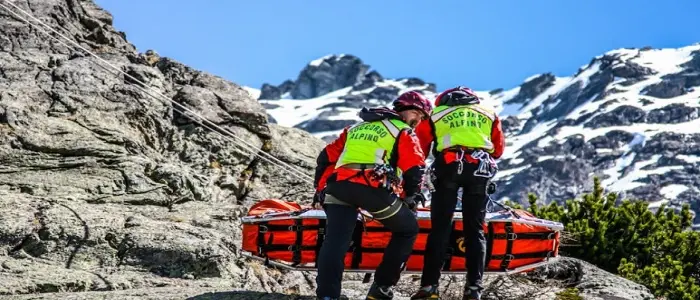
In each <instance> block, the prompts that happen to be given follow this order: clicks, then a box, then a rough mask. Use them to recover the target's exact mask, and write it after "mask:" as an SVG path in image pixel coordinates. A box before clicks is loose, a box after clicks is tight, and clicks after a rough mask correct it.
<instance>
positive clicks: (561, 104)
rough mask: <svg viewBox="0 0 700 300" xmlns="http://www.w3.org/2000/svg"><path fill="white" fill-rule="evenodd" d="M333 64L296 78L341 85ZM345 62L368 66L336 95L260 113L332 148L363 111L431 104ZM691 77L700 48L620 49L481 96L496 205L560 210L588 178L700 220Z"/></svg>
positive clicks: (285, 99) (699, 70) (279, 103)
mask: <svg viewBox="0 0 700 300" xmlns="http://www.w3.org/2000/svg"><path fill="white" fill-rule="evenodd" d="M340 56H341V55H337V54H329V55H326V56H324V57H321V58H318V59H316V60H314V61H312V62H310V63H308V64H307V65H306V66H305V67H304V68H303V69H302V71H300V73H299V76H298V77H297V78H304V77H305V76H306V77H309V74H314V72H319V73H320V74H318V76H317V77H319V78H323V80H326V81H332V80H334V78H336V77H342V76H341V75H343V74H344V72H346V71H345V70H343V69H342V66H338V65H336V64H335V60H337V58H338V57H340ZM343 57H350V58H352V59H353V60H354V61H355V63H356V64H358V65H363V66H367V67H364V68H363V69H353V70H352V71H348V72H346V73H351V74H352V75H353V76H355V77H354V78H363V79H362V80H359V79H358V80H356V81H354V82H352V83H350V84H349V85H346V86H343V85H342V84H336V86H337V88H336V89H334V90H331V91H329V92H328V93H326V94H314V95H313V96H314V97H313V98H310V99H309V98H299V97H295V96H299V95H298V94H297V95H292V94H291V93H286V94H284V93H267V94H265V93H261V94H260V97H258V101H259V102H261V103H262V104H263V105H264V106H265V108H266V110H267V112H268V115H269V116H270V117H271V118H272V119H274V120H278V119H279V120H280V122H279V124H280V125H283V126H288V127H295V128H300V129H303V130H306V131H308V132H310V133H312V134H314V135H315V136H317V137H321V138H323V139H324V140H325V141H330V140H332V139H333V138H335V137H337V134H338V133H339V132H340V131H341V130H342V128H343V127H345V126H347V125H350V124H353V123H355V122H358V121H360V119H359V117H357V115H356V113H357V111H358V109H359V108H360V107H362V106H378V105H388V104H389V102H390V101H391V99H393V97H395V96H397V95H398V94H400V93H402V92H405V91H408V90H418V91H420V92H421V93H423V94H424V95H426V96H427V97H429V98H431V99H432V98H433V97H435V95H436V94H437V92H438V91H436V90H435V84H433V83H426V81H424V80H422V79H420V78H417V77H407V78H410V80H411V81H413V82H416V83H422V84H423V85H421V86H413V85H406V84H404V83H405V81H401V80H400V79H390V78H383V77H381V75H379V72H377V71H376V70H374V71H373V73H372V76H371V79H367V78H368V77H370V76H369V72H365V73H362V72H361V71H362V70H369V69H370V66H369V65H368V64H366V63H365V62H363V61H362V60H361V59H360V58H359V57H356V56H353V55H350V54H343ZM324 66H325V69H323V70H320V71H319V69H322V68H323V67H324ZM328 70H332V71H331V72H328ZM358 72H359V73H358ZM328 74H330V75H335V76H328ZM338 74H340V75H338ZM699 74H700V43H694V44H691V45H687V46H683V47H679V48H661V49H655V48H652V47H644V48H618V49H613V50H610V51H607V52H605V53H602V54H599V55H596V56H593V57H592V58H591V60H590V61H589V62H588V63H587V64H584V65H582V66H581V67H579V68H578V69H577V70H576V71H575V72H573V74H571V75H570V76H563V77H562V76H555V75H554V74H552V73H551V72H545V73H541V74H534V75H532V76H530V77H528V78H526V79H525V80H523V82H522V83H521V84H520V85H519V86H516V87H512V88H509V89H502V88H499V89H494V90H490V91H477V93H478V94H479V96H480V97H482V99H483V103H484V104H486V105H490V106H493V107H494V109H495V110H496V111H497V112H499V115H500V117H501V119H502V120H503V129H504V131H505V132H506V139H507V146H506V152H505V154H504V156H503V157H502V158H501V160H500V168H501V170H500V172H499V174H497V177H496V182H497V183H498V184H499V187H500V188H499V192H498V193H497V194H496V195H495V196H496V197H497V198H498V199H499V200H511V201H518V202H521V203H523V202H525V200H526V199H527V197H526V196H527V193H529V192H533V193H535V194H538V195H540V196H541V198H540V199H541V201H542V203H548V202H549V201H550V200H553V201H559V202H561V201H564V200H566V199H571V198H573V197H575V196H576V195H577V194H578V193H579V192H581V191H589V190H590V188H591V187H592V185H591V182H592V180H590V177H592V176H599V177H601V178H603V183H604V185H605V186H606V187H607V188H608V189H610V190H611V191H614V192H618V193H619V194H620V195H621V196H622V197H627V196H629V197H633V198H639V199H644V200H647V201H650V202H651V207H652V209H655V208H658V207H659V206H660V205H661V204H667V205H671V206H674V207H680V205H681V204H682V203H690V204H691V206H692V208H693V210H694V213H695V214H696V215H697V213H700V180H697V179H695V178H694V175H695V174H696V172H695V171H693V170H694V168H697V167H698V166H699V165H698V164H699V163H700V150H693V149H698V148H700V144H698V141H700V130H697V128H700V127H699V126H697V125H700V123H699V122H700V116H699V115H700V100H699V99H700V91H698V86H700V75H699ZM363 76H364V77H363ZM404 80H405V79H404ZM346 83H347V81H346ZM296 84H297V83H296V82H295V81H293V80H286V81H284V82H283V83H282V84H280V85H279V86H277V87H275V86H273V85H270V84H264V85H263V86H264V87H267V88H268V89H274V88H278V89H283V88H289V87H293V86H295V85H296ZM303 84H307V85H308V84H313V83H309V82H305V83H303ZM323 85H324V86H332V84H330V83H328V82H324V83H323ZM387 86H388V87H392V88H389V89H387V88H386V87H387ZM464 86H469V84H468V82H465V83H464ZM359 88H362V91H361V92H358V89H359ZM251 90H255V89H252V88H251ZM278 95H279V96H280V97H277V96H278ZM378 95H381V96H378ZM267 98H270V99H267ZM317 111H318V112H317ZM681 141H682V142H681ZM679 143H680V144H679ZM683 143H685V144H683ZM654 167H655V169H653V170H651V168H654ZM663 174H668V175H667V176H669V178H668V179H664V178H663V176H662V175H663ZM523 204H525V203H523ZM695 220H696V221H695V222H696V223H700V220H699V219H698V218H696V219H695ZM697 225H700V224H697ZM697 225H696V226H697Z"/></svg>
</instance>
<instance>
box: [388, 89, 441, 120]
mask: <svg viewBox="0 0 700 300" xmlns="http://www.w3.org/2000/svg"><path fill="white" fill-rule="evenodd" d="M392 105H393V106H394V110H395V111H397V112H399V111H402V110H406V109H412V108H416V109H419V110H420V111H422V112H423V113H424V114H425V115H426V117H430V114H431V113H432V112H433V106H432V105H431V104H430V101H429V100H428V99H427V98H425V96H423V95H422V94H421V93H419V92H416V91H408V92H405V93H403V94H401V95H399V96H398V97H397V98H396V99H395V100H394V102H393V103H392Z"/></svg>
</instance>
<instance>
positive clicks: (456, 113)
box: [430, 104, 496, 153]
mask: <svg viewBox="0 0 700 300" xmlns="http://www.w3.org/2000/svg"><path fill="white" fill-rule="evenodd" d="M430 119H431V120H432V121H433V123H434V124H435V136H436V141H435V142H436V146H435V148H436V150H437V151H442V150H444V149H446V148H450V147H453V146H463V147H468V148H479V149H484V150H486V151H487V152H489V153H491V152H493V150H494V149H493V143H492V142H491V127H492V126H493V122H494V121H495V120H496V113H494V112H493V111H491V110H489V109H487V108H485V107H483V106H480V105H475V104H472V105H460V106H438V107H436V108H435V110H433V115H432V116H431V117H430Z"/></svg>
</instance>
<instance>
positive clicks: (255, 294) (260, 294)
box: [187, 291, 316, 300]
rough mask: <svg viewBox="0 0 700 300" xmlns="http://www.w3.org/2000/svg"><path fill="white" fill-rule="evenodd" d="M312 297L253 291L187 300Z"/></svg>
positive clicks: (308, 299)
mask: <svg viewBox="0 0 700 300" xmlns="http://www.w3.org/2000/svg"><path fill="white" fill-rule="evenodd" d="M314 299H316V298H315V297H312V296H299V295H286V294H280V293H265V292H252V291H234V292H212V293H204V294H201V295H197V296H194V297H190V298H187V300H314Z"/></svg>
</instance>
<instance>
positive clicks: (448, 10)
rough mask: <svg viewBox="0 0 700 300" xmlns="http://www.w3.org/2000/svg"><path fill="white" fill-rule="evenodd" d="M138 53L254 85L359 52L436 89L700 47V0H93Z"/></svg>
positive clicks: (489, 85)
mask: <svg viewBox="0 0 700 300" xmlns="http://www.w3.org/2000/svg"><path fill="white" fill-rule="evenodd" d="M96 2H97V3H98V4H99V5H100V6H102V7H104V8H106V9H107V10H109V11H110V12H111V13H112V14H113V15H114V18H115V22H114V23H115V27H116V28H117V29H118V30H121V31H125V32H126V34H127V39H129V41H131V42H132V43H133V44H134V45H135V46H136V47H137V48H138V49H139V51H145V50H147V49H154V50H156V51H157V52H158V53H160V54H161V55H163V56H169V57H172V58H174V59H177V60H179V61H181V62H183V63H186V64H188V65H190V66H192V67H194V68H197V69H201V70H205V71H208V72H211V73H213V74H216V75H220V76H222V77H224V78H226V79H229V80H231V81H234V82H236V83H238V84H242V85H247V86H251V87H254V88H259V87H260V85H261V84H262V83H263V82H268V83H273V84H279V83H281V82H282V81H283V80H285V79H296V77H297V75H298V73H299V71H300V70H301V69H302V68H303V67H304V66H305V65H306V64H307V63H308V62H309V61H311V60H313V59H315V58H318V57H321V56H323V55H326V54H332V53H347V54H353V55H356V56H358V57H360V58H361V59H362V60H363V61H364V62H365V63H366V64H369V65H370V66H372V67H373V68H374V69H376V70H377V71H379V72H380V73H381V74H382V75H383V76H385V77H390V78H396V77H419V78H422V79H424V80H426V81H428V82H434V83H436V84H437V87H438V89H445V88H449V87H451V86H455V85H460V84H461V85H467V86H470V87H472V88H475V89H479V90H489V89H493V88H498V87H503V88H510V87H514V86H516V85H518V84H520V83H521V82H522V81H523V80H524V79H525V78H527V77H529V76H530V75H533V74H536V73H543V72H553V73H554V74H555V75H560V76H568V75H571V74H573V73H575V72H576V70H577V68H578V67H580V66H582V65H584V64H587V63H588V62H589V61H590V60H591V58H592V57H593V56H596V55H599V54H602V53H604V52H606V51H608V50H611V49H615V48H621V47H643V46H652V47H655V48H665V47H680V46H685V45H690V44H693V43H697V42H700V30H698V28H699V27H698V24H700V23H698V22H699V21H698V20H697V12H699V11H700V1H698V0H668V1H658V0H657V1H651V0H625V1H623V0H584V1H581V0H579V1H573V0H480V1H476V0H430V1H426V0H423V1H420V0H347V1H338V0H334V1H331V0H274V1H273V0H246V1H241V0H196V1H195V0H139V1H137V0H96Z"/></svg>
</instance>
